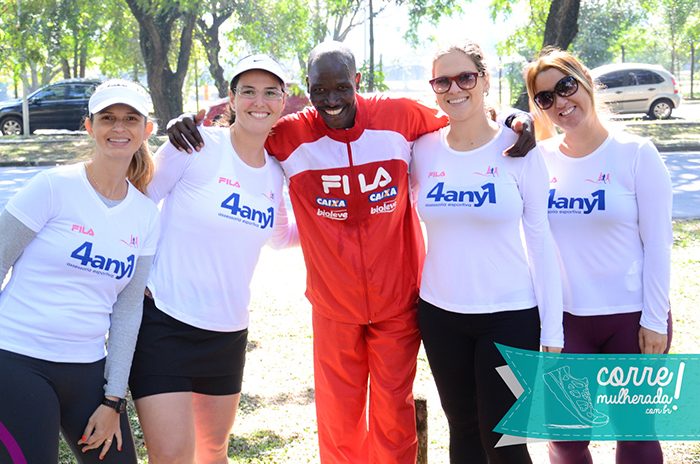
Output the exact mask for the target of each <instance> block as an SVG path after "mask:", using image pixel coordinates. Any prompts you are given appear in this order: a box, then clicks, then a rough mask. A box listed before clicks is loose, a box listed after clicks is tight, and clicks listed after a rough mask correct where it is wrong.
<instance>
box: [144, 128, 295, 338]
mask: <svg viewBox="0 0 700 464" xmlns="http://www.w3.org/2000/svg"><path fill="white" fill-rule="evenodd" d="M200 131H201V134H202V137H203V138H204V141H205V143H206V146H205V148H204V149H203V150H202V151H200V152H195V153H193V154H187V153H185V152H179V151H178V150H177V149H175V148H174V147H173V146H172V145H171V144H170V143H166V144H165V145H163V146H162V147H161V148H160V149H159V150H158V152H157V153H156V158H155V163H156V173H155V176H154V178H153V181H152V182H151V184H150V185H149V186H148V194H149V196H150V197H151V199H153V200H154V201H156V202H159V201H160V200H161V199H162V198H165V201H164V203H163V206H162V213H161V214H162V217H161V220H162V230H161V238H160V241H159V242H158V251H157V253H156V258H155V262H154V265H153V269H152V270H151V274H150V276H149V279H148V288H149V289H150V290H151V292H152V294H153V297H154V299H155V301H156V304H157V306H158V308H159V309H160V310H161V311H163V312H165V313H166V314H168V315H170V316H171V317H173V318H175V319H177V320H179V321H182V322H184V323H186V324H189V325H192V326H194V327H198V328H200V329H205V330H212V331H219V332H235V331H238V330H243V329H245V328H247V327H248V322H249V313H248V303H249V302H250V281H251V279H252V277H253V271H254V269H255V265H256V264H257V262H258V258H259V256H260V250H261V249H262V247H263V246H264V245H265V244H266V242H267V241H268V239H270V238H271V237H273V231H275V234H274V239H275V240H276V243H274V244H273V246H275V245H276V247H283V246H286V245H289V244H294V243H298V234H297V233H296V226H292V225H290V224H288V223H287V217H286V209H285V206H284V197H283V195H282V183H283V173H282V169H281V168H280V166H279V163H277V161H275V160H274V159H273V158H271V157H269V156H268V155H267V153H266V154H265V165H264V166H263V167H260V168H254V167H251V166H249V165H247V164H245V163H244V162H243V161H242V160H241V159H240V157H239V156H238V154H237V153H236V152H235V150H234V148H233V145H232V144H231V135H230V133H229V131H227V130H220V129H218V128H201V129H200Z"/></svg>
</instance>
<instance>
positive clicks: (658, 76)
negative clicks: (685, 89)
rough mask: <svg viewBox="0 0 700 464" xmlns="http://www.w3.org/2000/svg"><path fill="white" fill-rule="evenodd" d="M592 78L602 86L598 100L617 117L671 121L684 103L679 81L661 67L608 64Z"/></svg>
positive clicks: (594, 72) (594, 71) (597, 70)
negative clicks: (639, 116) (633, 115)
mask: <svg viewBox="0 0 700 464" xmlns="http://www.w3.org/2000/svg"><path fill="white" fill-rule="evenodd" d="M591 76H592V77H593V78H594V79H597V80H598V81H599V82H600V84H601V86H602V88H601V89H600V90H599V91H598V92H597V93H598V96H597V98H599V99H600V101H601V102H603V103H605V104H607V105H608V106H609V107H610V109H611V110H612V111H613V112H614V113H619V114H630V113H647V114H648V115H649V117H650V118H652V119H668V118H670V117H671V112H672V111H673V110H674V109H675V108H678V106H679V105H680V104H681V102H682V101H683V97H682V96H681V93H680V90H679V88H678V83H677V82H676V79H675V78H674V77H673V75H672V74H671V73H670V72H668V71H666V70H665V69H664V68H663V67H661V66H658V65H652V64H639V63H621V64H608V65H605V66H600V67H598V68H595V69H592V70H591Z"/></svg>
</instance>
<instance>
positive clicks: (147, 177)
mask: <svg viewBox="0 0 700 464" xmlns="http://www.w3.org/2000/svg"><path fill="white" fill-rule="evenodd" d="M115 86H121V87H128V88H130V89H132V90H135V91H136V92H138V93H141V94H144V95H145V94H147V93H146V91H145V90H144V88H143V87H141V86H140V85H139V84H137V83H136V82H132V81H127V80H124V79H110V80H108V81H107V82H104V83H102V84H100V85H99V86H98V87H97V88H96V89H95V93H97V92H99V91H101V90H103V89H105V88H108V87H115ZM93 116H94V115H93V114H90V115H89V117H88V118H89V119H90V123H93V119H92V118H93ZM148 121H149V118H148V116H145V117H144V122H143V123H144V124H148ZM93 153H94V151H93ZM155 169H156V168H155V164H153V152H152V151H151V148H150V146H149V144H148V140H144V141H143V143H141V145H139V148H138V150H136V153H134V155H133V156H132V158H131V163H129V168H128V169H127V171H126V177H127V179H129V182H131V185H133V186H134V187H136V188H137V189H138V190H139V191H141V193H143V194H144V195H146V189H147V188H148V184H149V183H150V182H151V180H152V179H153V173H154V172H155Z"/></svg>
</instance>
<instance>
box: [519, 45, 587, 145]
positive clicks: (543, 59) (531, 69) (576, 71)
mask: <svg viewBox="0 0 700 464" xmlns="http://www.w3.org/2000/svg"><path fill="white" fill-rule="evenodd" d="M548 69H556V70H557V71H559V72H561V73H562V74H565V75H567V76H574V77H575V78H576V80H577V81H578V84H579V90H581V89H583V90H584V91H585V92H586V94H587V95H588V98H590V100H591V104H592V106H591V107H592V108H594V111H595V108H596V102H595V84H594V81H593V78H592V77H591V74H590V72H589V70H588V68H587V67H586V66H585V65H584V64H583V63H581V62H580V61H579V60H578V59H576V57H575V56H574V55H572V54H571V53H569V52H566V51H563V50H560V49H558V48H555V47H545V48H543V49H542V51H541V52H540V54H539V56H538V58H537V59H536V60H535V61H533V62H532V63H530V64H529V65H528V66H527V68H526V70H525V85H526V87H527V96H528V100H529V102H530V109H531V110H534V111H535V113H536V114H537V117H538V118H539V120H540V121H541V122H542V124H543V125H545V126H546V127H547V129H549V130H550V131H552V132H554V124H553V123H552V121H551V119H549V117H548V116H547V115H546V113H545V112H544V111H543V110H542V109H541V108H540V107H539V106H537V104H536V103H535V100H534V99H535V83H536V80H537V76H538V75H539V74H540V73H542V72H544V71H547V70H548Z"/></svg>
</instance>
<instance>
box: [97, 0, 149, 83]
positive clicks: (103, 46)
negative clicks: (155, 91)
mask: <svg viewBox="0 0 700 464" xmlns="http://www.w3.org/2000/svg"><path fill="white" fill-rule="evenodd" d="M102 8H104V11H103V14H104V17H105V21H104V22H103V24H102V32H101V35H100V40H98V41H97V42H96V43H95V54H96V57H97V59H98V66H99V68H100V71H101V72H102V73H103V74H104V75H106V76H108V77H122V76H128V78H129V79H131V80H134V81H141V80H143V77H144V74H145V72H146V65H145V64H144V61H143V56H142V55H141V46H140V42H139V40H140V38H139V25H138V22H137V21H136V18H134V16H133V15H132V14H131V12H130V11H129V8H128V6H127V5H126V3H125V2H124V0H110V1H106V2H104V3H103V4H102Z"/></svg>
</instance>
